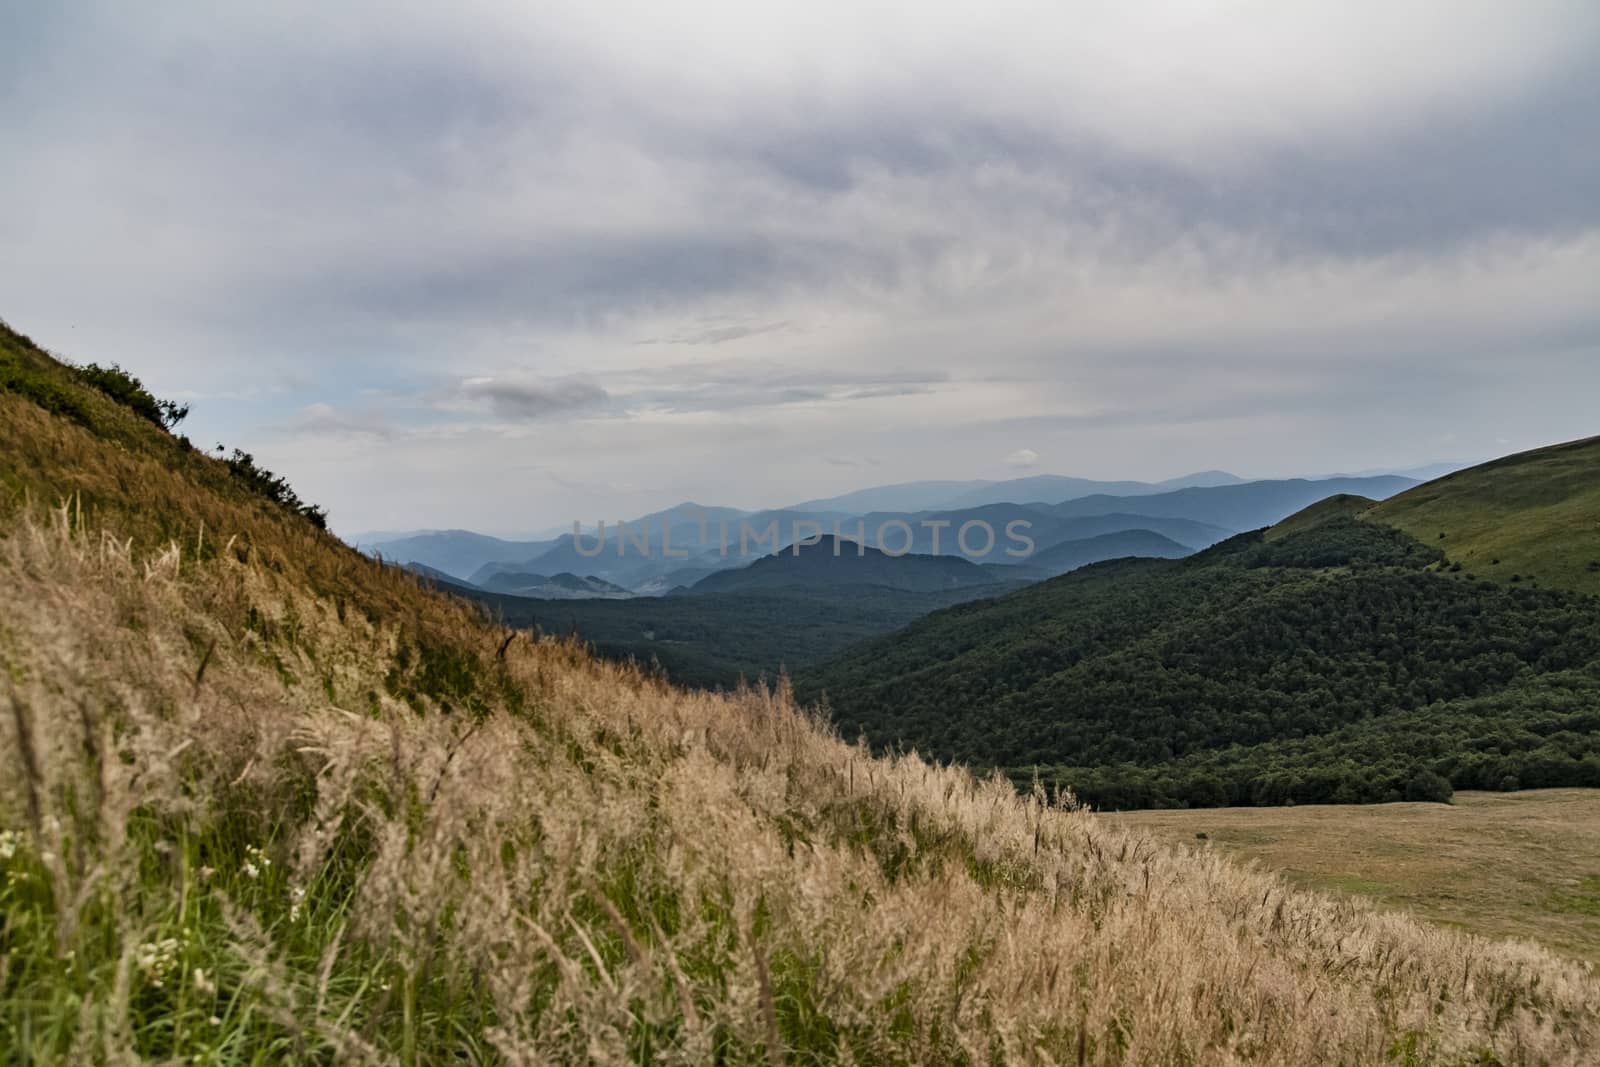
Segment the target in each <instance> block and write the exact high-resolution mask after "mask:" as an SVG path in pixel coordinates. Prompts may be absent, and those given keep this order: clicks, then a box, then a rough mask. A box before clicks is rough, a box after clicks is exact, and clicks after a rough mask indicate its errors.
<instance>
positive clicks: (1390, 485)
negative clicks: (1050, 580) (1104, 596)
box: [1040, 475, 1417, 530]
mask: <svg viewBox="0 0 1600 1067" xmlns="http://www.w3.org/2000/svg"><path fill="white" fill-rule="evenodd" d="M1416 484H1417V483H1416V482H1414V481H1413V480H1411V479H1410V478H1400V477H1395V476H1393V475H1383V476H1379V477H1373V478H1324V479H1318V480H1311V479H1306V478H1289V479H1284V480H1279V481H1259V482H1244V483H1242V484H1239V485H1219V486H1204V487H1199V488H1192V489H1179V490H1176V491H1174V492H1170V493H1158V494H1155V495H1153V496H1145V497H1139V498H1138V499H1137V500H1126V499H1123V498H1120V497H1114V496H1089V497H1080V498H1079V499H1077V500H1068V501H1066V502H1064V503H1061V504H1054V505H1050V506H1046V507H1042V508H1041V509H1040V510H1043V511H1047V512H1049V513H1050V514H1052V515H1055V516H1058V517H1060V518H1082V517H1085V516H1090V515H1105V514H1111V513H1114V512H1123V511H1129V510H1132V511H1137V512H1138V513H1139V514H1140V515H1148V516H1152V517H1160V518H1174V519H1188V520H1190V521H1193V522H1204V523H1209V524H1211V525H1214V526H1221V527H1224V528H1226V529H1230V530H1256V529H1260V528H1261V527H1264V526H1271V525H1272V524H1273V523H1276V522H1280V521H1282V520H1283V519H1285V518H1287V517H1288V516H1290V515H1293V514H1294V513H1295V512H1297V511H1300V510H1301V509H1303V508H1306V507H1309V506H1310V505H1312V504H1315V503H1316V502H1317V501H1319V500H1323V499H1325V498H1327V497H1329V496H1334V495H1336V494H1340V493H1347V494H1352V495H1356V496H1366V497H1371V498H1373V499H1374V500H1383V499H1385V498H1386V497H1390V496H1393V495H1394V494H1396V493H1400V492H1404V491H1405V490H1407V489H1410V488H1411V487H1413V486H1415V485H1416Z"/></svg>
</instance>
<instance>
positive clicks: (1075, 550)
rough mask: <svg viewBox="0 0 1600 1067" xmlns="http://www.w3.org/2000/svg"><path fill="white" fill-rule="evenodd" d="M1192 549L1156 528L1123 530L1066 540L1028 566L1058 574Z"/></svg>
mask: <svg viewBox="0 0 1600 1067" xmlns="http://www.w3.org/2000/svg"><path fill="white" fill-rule="evenodd" d="M1192 551H1193V549H1191V548H1189V547H1188V546H1187V545H1180V544H1178V542H1176V541H1174V540H1172V538H1170V537H1162V536H1161V535H1160V534H1158V533H1155V532H1154V531H1152V530H1120V531H1118V532H1116V533H1108V534H1101V535H1099V536H1098V537H1086V538H1084V539H1083V540H1081V541H1062V542H1061V543H1059V544H1055V545H1051V546H1050V547H1049V548H1047V549H1045V550H1044V551H1043V552H1035V553H1034V554H1033V555H1031V556H1029V557H1028V559H1027V564H1026V565H1027V566H1028V567H1030V568H1033V569H1036V570H1041V571H1044V572H1046V573H1048V574H1052V575H1055V574H1065V573H1067V572H1068V571H1075V570H1077V569H1078V568H1079V567H1086V566H1088V565H1089V564H1091V563H1101V562H1104V561H1105V560H1108V559H1119V558H1121V557H1124V556H1145V557H1150V558H1154V559H1179V558H1181V557H1183V556H1187V555H1189V554H1190V553H1191V552H1192Z"/></svg>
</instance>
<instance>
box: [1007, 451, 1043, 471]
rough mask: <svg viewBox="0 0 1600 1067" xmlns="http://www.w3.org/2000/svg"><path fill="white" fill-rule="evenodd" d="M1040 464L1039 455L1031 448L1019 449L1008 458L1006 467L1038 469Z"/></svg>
mask: <svg viewBox="0 0 1600 1067" xmlns="http://www.w3.org/2000/svg"><path fill="white" fill-rule="evenodd" d="M1038 464H1039V453H1037V452H1035V451H1034V450H1033V449H1031V448H1019V449H1017V450H1016V451H1015V452H1013V453H1011V455H1009V456H1007V457H1006V466H1008V467H1017V468H1027V467H1036V466H1038Z"/></svg>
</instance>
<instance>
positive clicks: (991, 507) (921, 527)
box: [362, 472, 1416, 595]
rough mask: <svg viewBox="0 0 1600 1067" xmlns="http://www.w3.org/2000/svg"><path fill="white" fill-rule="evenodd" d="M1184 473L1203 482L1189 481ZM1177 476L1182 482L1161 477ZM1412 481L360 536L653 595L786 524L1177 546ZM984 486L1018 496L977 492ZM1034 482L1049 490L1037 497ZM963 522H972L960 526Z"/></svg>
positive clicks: (741, 559)
mask: <svg viewBox="0 0 1600 1067" xmlns="http://www.w3.org/2000/svg"><path fill="white" fill-rule="evenodd" d="M1195 482H1199V483H1203V484H1188V483H1195ZM1177 483H1184V484H1183V485H1182V487H1181V488H1172V487H1171V486H1172V485H1173V484H1177ZM1207 483H1220V484H1207ZM1414 484H1416V483H1415V482H1413V481H1411V480H1409V479H1405V478H1401V477H1397V476H1392V475H1384V476H1375V477H1367V478H1335V479H1324V480H1314V479H1288V480H1267V481H1255V482H1244V481H1240V480H1239V479H1237V478H1234V477H1233V476H1232V475H1225V474H1223V473H1221V472H1210V473H1207V474H1200V475H1191V476H1188V477H1186V478H1180V479H1174V480H1173V482H1172V483H1135V482H1127V483H1107V482H1094V481H1090V480H1087V479H1078V478H1062V477H1056V476H1036V477H1030V478H1023V479H1015V480H1013V481H1008V482H996V483H966V482H959V483H958V482H935V483H908V484H907V485H901V486H888V487H884V488H885V489H886V490H887V491H886V492H885V493H882V494H879V493H877V491H876V490H862V491H861V492H859V493H857V494H849V495H847V497H839V498H833V499H830V500H825V501H813V502H808V503H806V504H802V505H797V506H795V507H793V508H778V509H769V510H766V511H755V512H745V511H741V510H739V509H736V508H729V507H708V506H702V505H699V504H695V503H692V502H686V503H684V504H682V505H679V506H678V507H675V508H670V509H666V510H663V511H658V512H654V513H651V514H649V515H644V516H640V517H638V518H636V519H632V520H629V521H627V522H626V523H624V524H616V523H607V524H606V526H605V529H604V533H603V534H602V533H601V532H600V531H599V530H598V529H597V528H595V527H591V528H589V529H587V530H586V531H585V533H584V534H583V537H582V538H581V539H575V538H574V537H573V535H572V534H564V535H562V536H560V537H558V538H555V539H554V540H552V541H539V542H512V541H503V540H501V539H499V538H493V537H487V536H485V535H482V534H475V533H472V532H470V531H442V532H438V533H432V534H421V535H416V536H411V537H407V538H402V539H399V540H396V541H386V542H376V543H371V544H363V545H362V548H363V550H364V551H368V552H369V553H373V554H376V555H381V556H382V557H383V558H385V559H389V560H394V561H398V562H408V563H417V564H420V565H422V566H425V567H430V568H432V569H434V570H438V571H442V572H444V573H446V574H449V575H451V576H452V577H453V579H454V580H456V581H458V582H464V583H468V584H473V585H478V586H483V587H485V588H488V587H489V586H488V584H487V583H488V582H489V581H490V579H491V578H492V577H493V576H494V575H496V574H499V573H505V572H510V573H531V574H540V575H550V574H559V573H570V574H574V575H582V576H590V577H595V578H599V579H601V580H602V581H604V582H607V583H609V584H612V585H616V586H619V587H622V588H624V589H627V590H630V591H632V592H634V593H637V594H639V595H660V594H662V593H665V592H667V591H669V590H671V589H674V588H677V587H679V586H689V585H693V584H694V583H696V582H698V581H700V580H703V579H704V578H705V577H706V576H708V575H709V574H712V573H715V572H718V571H723V570H731V569H737V568H741V567H744V566H747V565H748V564H749V563H750V562H752V561H753V560H754V559H757V558H759V557H760V556H761V555H762V554H763V553H771V552H772V551H774V550H776V549H777V548H778V546H779V545H785V544H789V543H790V542H791V541H792V540H794V538H795V536H796V535H803V534H813V535H814V534H816V533H819V532H820V533H827V534H832V533H834V532H835V531H837V533H838V534H839V535H840V536H843V537H847V538H851V539H854V540H861V541H864V542H865V543H866V544H868V545H870V546H871V547H874V548H878V549H882V550H887V551H892V552H909V553H913V554H917V555H944V556H964V557H965V558H967V559H969V560H971V561H972V562H975V563H984V564H1026V563H1027V559H1026V555H1021V556H1019V555H1014V554H1009V553H1008V552H1007V550H1008V549H1010V550H1013V552H1021V551H1023V550H1024V549H1025V550H1026V553H1027V554H1032V553H1037V552H1041V551H1044V550H1047V549H1049V548H1051V547H1052V546H1054V545H1058V544H1061V543H1063V542H1067V541H1081V540H1084V539H1087V538H1093V537H1099V536H1101V535H1104V534H1110V533H1118V532H1122V531H1130V530H1146V531H1149V532H1151V533H1155V534H1159V535H1161V536H1162V537H1163V538H1166V539H1168V540H1171V541H1173V542H1176V543H1177V544H1179V545H1182V546H1184V547H1185V548H1187V549H1191V550H1192V549H1200V548H1205V547H1207V546H1208V545H1212V544H1215V543H1216V542H1218V541H1220V540H1222V539H1224V538H1226V537H1229V536H1231V535H1233V534H1234V533H1237V532H1239V531H1241V530H1247V529H1255V528H1258V527H1261V526H1266V525H1270V524H1271V523H1273V522H1276V521H1277V520H1279V519H1282V518H1284V517H1286V516H1287V515H1289V514H1291V513H1293V512H1294V511H1296V510H1298V509H1300V508H1302V507H1304V506H1306V505H1307V504H1309V503H1311V502H1313V501H1315V500H1317V499H1320V498H1321V497H1323V496H1327V495H1330V494H1335V493H1359V494H1362V495H1365V496H1368V497H1372V498H1374V499H1383V498H1385V497H1388V496H1390V495H1392V494H1394V493H1397V492H1400V491H1401V490H1404V489H1406V488H1409V487H1411V486H1412V485H1414ZM1108 487H1109V488H1116V489H1121V490H1124V491H1126V495H1115V494H1113V493H1109V492H1105V491H1104V490H1105V489H1107V488H1108ZM996 494H998V495H1002V496H1012V497H1016V498H1018V499H1016V500H1009V501H1005V500H1002V501H992V500H990V501H987V502H977V501H984V500H985V498H986V497H990V496H994V495H996ZM1039 494H1045V495H1046V496H1047V497H1051V499H1041V498H1039ZM1057 494H1061V495H1059V496H1057ZM1073 494H1086V495H1073ZM936 496H937V497H938V498H940V499H944V500H947V501H966V502H967V503H966V506H961V507H942V508H933V509H922V510H867V511H859V512H848V511H841V510H836V509H834V508H833V505H836V504H839V503H841V502H845V503H848V502H850V501H854V502H856V503H858V504H859V503H862V502H866V501H869V500H872V499H877V498H888V499H895V500H902V501H911V500H917V499H930V498H933V497H936ZM819 505H827V506H826V507H823V506H819ZM974 523H976V524H979V525H977V526H969V524H974ZM1013 524H1017V525H1015V526H1013ZM964 528H966V530H965V532H963V531H964ZM1021 538H1025V539H1026V540H1025V541H1024V540H1021ZM667 549H670V550H671V551H670V552H669V551H667ZM969 550H970V551H969ZM1165 551H1170V549H1166V550H1165ZM1018 573H1021V572H1018Z"/></svg>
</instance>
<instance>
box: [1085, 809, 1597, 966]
mask: <svg viewBox="0 0 1600 1067" xmlns="http://www.w3.org/2000/svg"><path fill="white" fill-rule="evenodd" d="M1102 818H1105V819H1108V820H1111V821H1114V822H1117V823H1119V824H1121V825H1123V826H1127V827H1131V828H1138V829H1144V830H1150V831H1152V832H1154V833H1156V834H1158V835H1160V836H1163V837H1171V838H1178V839H1183V840H1187V841H1190V842H1193V841H1195V835H1196V834H1197V833H1204V834H1206V835H1207V838H1208V840H1209V841H1210V843H1211V844H1212V845H1214V846H1215V847H1217V848H1219V849H1221V850H1223V851H1226V852H1229V853H1234V854H1237V855H1241V856H1245V857H1248V858H1250V859H1254V860H1257V861H1259V862H1260V863H1261V864H1262V865H1264V866H1266V867H1268V868H1271V869H1274V870H1277V871H1280V872H1282V873H1283V874H1284V875H1285V876H1287V877H1288V878H1289V879H1290V880H1291V881H1293V882H1295V883H1297V884H1299V885H1303V886H1308V887H1311V888H1316V889H1328V890H1340V891H1344V892H1350V893H1358V894H1361V895H1363V896H1367V897H1371V898H1373V899H1375V900H1377V901H1378V902H1379V903H1381V904H1383V905H1385V906H1388V907H1393V908H1396V909H1400V910H1405V911H1410V912H1413V913H1415V914H1417V915H1419V916H1422V917H1424V918H1428V919H1432V920H1434V921H1436V922H1442V923H1448V924H1450V925H1452V926H1458V927H1461V928H1463V929H1466V930H1470V931H1472V932H1474V933H1480V934H1488V935H1492V936H1496V937H1525V938H1529V939H1532V940H1536V941H1540V942H1542V943H1544V944H1545V945H1548V946H1550V947H1551V948H1554V949H1556V950H1557V951H1559V952H1563V953H1566V954H1569V955H1573V956H1577V957H1579V958H1581V959H1587V960H1591V961H1596V962H1600V790H1595V789H1536V790H1529V791H1526V792H1520V793H1457V794H1456V796H1455V802H1454V803H1453V804H1450V805H1443V804H1375V805H1368V806H1362V807H1354V806H1339V805H1321V804H1318V805H1305V806H1302V807H1293V808H1211V809H1195V810H1187V811H1134V812H1123V813H1119V814H1106V815H1103V816H1102Z"/></svg>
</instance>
